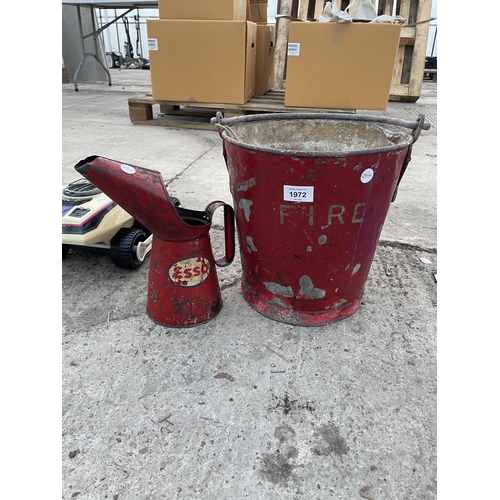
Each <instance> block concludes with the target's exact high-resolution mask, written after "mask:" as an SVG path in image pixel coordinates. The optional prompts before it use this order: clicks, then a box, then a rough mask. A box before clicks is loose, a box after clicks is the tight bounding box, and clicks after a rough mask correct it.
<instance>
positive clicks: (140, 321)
mask: <svg viewBox="0 0 500 500" xmlns="http://www.w3.org/2000/svg"><path fill="white" fill-rule="evenodd" d="M111 71H112V78H113V85H112V86H111V87H110V86H108V85H107V84H105V83H102V84H96V83H81V82H80V83H79V89H80V90H79V92H75V91H74V88H73V85H72V84H63V86H62V87H63V89H62V179H61V180H62V184H63V185H64V184H66V183H68V182H70V181H72V180H75V179H76V178H78V177H79V176H78V174H77V173H76V171H75V170H74V168H73V167H74V165H75V164H76V163H77V162H78V161H80V160H81V159H83V158H85V157H87V156H89V155H92V154H96V155H100V156H104V157H108V158H112V159H116V160H119V161H121V162H125V163H128V164H131V165H137V166H142V167H146V168H151V169H155V170H159V171H160V172H161V173H162V175H163V177H164V179H165V180H167V181H169V193H170V194H171V195H174V196H177V197H179V199H181V201H182V204H183V206H185V207H188V208H192V209H200V210H201V209H204V208H205V206H206V205H207V203H208V202H209V201H212V200H215V199H222V200H225V201H227V202H231V194H230V191H229V180H228V174H227V169H226V166H225V162H224V159H223V156H222V141H221V139H220V137H219V135H218V134H217V133H216V132H212V131H203V130H192V129H182V128H176V129H174V128H169V129H167V128H163V127H156V126H142V125H133V124H132V123H131V122H130V119H129V116H128V107H127V98H128V97H129V96H143V95H145V94H146V93H147V92H150V90H151V87H150V79H149V78H150V76H149V72H148V71H144V70H111ZM155 111H157V110H155ZM359 112H360V113H361V111H359ZM420 113H424V114H425V115H426V119H427V121H429V122H430V123H431V124H432V128H431V129H430V130H429V131H423V132H422V134H421V136H420V138H419V139H418V141H417V143H416V144H415V146H414V148H413V154H412V160H411V163H410V165H409V167H408V170H407V172H406V173H405V176H404V178H403V181H402V183H401V185H400V189H399V193H398V196H397V199H396V201H395V202H394V203H393V204H392V205H391V207H390V210H389V214H388V216H387V220H386V223H385V225H384V228H383V231H382V234H381V238H380V241H379V245H378V247H377V251H376V254H375V258H374V261H373V264H372V267H371V270H370V274H369V276H368V279H367V283H366V287H365V295H364V300H363V304H362V306H361V307H360V308H359V310H358V311H357V312H356V313H354V314H353V315H352V316H350V317H348V318H346V319H344V320H342V321H339V322H335V323H331V324H329V325H326V326H321V327H300V326H293V325H289V324H285V323H281V322H276V321H273V320H270V319H268V318H266V317H264V316H262V315H260V314H259V313H257V312H256V311H254V310H253V309H252V308H251V307H250V306H249V305H248V304H247V303H246V302H245V301H244V299H243V297H242V294H241V290H240V283H239V278H240V277H241V263H240V261H239V256H237V258H236V259H235V262H233V264H232V265H231V266H229V267H228V268H221V269H219V270H218V274H219V279H220V283H221V288H222V298H223V307H222V310H221V312H220V313H219V314H218V315H217V316H216V317H215V318H213V319H212V320H211V321H209V322H208V323H206V324H203V325H200V326H197V327H195V328H189V329H188V328H186V329H176V328H167V327H164V326H161V325H158V324H156V323H155V322H154V321H152V320H151V318H149V316H148V315H147V314H146V299H147V267H148V266H147V265H144V266H142V267H141V268H140V269H139V270H137V271H124V270H120V269H118V268H116V267H114V266H113V264H112V263H111V262H110V259H109V257H108V256H106V255H101V254H91V253H87V252H82V251H72V252H71V253H70V254H69V255H68V256H67V257H66V259H64V260H63V262H62V291H63V301H62V325H63V332H62V342H63V348H62V409H63V415H62V497H63V498H65V499H66V498H68V499H69V498H77V499H104V498H108V499H161V498H166V499H193V498H200V499H217V500H220V499H223V500H225V499H227V500H234V499H239V498H250V499H298V498H304V499H307V500H309V499H318V500H319V499H331V498H335V499H342V500H344V499H350V498H353V499H357V498H360V499H361V498H365V499H372V500H396V499H397V500H400V499H405V500H407V499H409V500H412V499H415V500H417V499H418V500H430V499H434V498H436V496H437V471H436V468H437V466H436V464H437V457H436V444H437V441H436V427H437V421H436V414H437V408H436V392H437V382H436V311H437V298H436V297H437V294H436V288H437V285H436V279H435V274H436V273H437V229H436V224H437V204H436V193H437V188H436V179H437V85H436V84H435V83H433V82H424V86H423V91H422V96H421V98H420V99H419V100H418V101H417V103H413V104H412V103H396V102H390V103H389V104H388V106H387V110H386V111H384V112H371V114H384V115H387V116H393V117H397V118H405V119H409V120H414V119H415V118H416V117H417V116H418V114H420ZM213 233H214V235H213V245H214V249H215V250H216V251H218V250H219V249H220V248H221V247H222V242H221V235H220V234H219V233H220V231H213Z"/></svg>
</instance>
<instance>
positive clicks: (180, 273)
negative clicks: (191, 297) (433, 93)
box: [168, 256, 210, 287]
mask: <svg viewBox="0 0 500 500" xmlns="http://www.w3.org/2000/svg"><path fill="white" fill-rule="evenodd" d="M209 274H210V261H209V260H208V259H207V258H206V257H201V256H199V257H190V258H189V259H183V260H179V261H178V262H174V263H173V264H172V265H171V266H170V268H169V269H168V277H169V278H170V279H171V280H172V281H173V282H174V283H175V284H176V285H180V286H182V287H192V286H197V285H199V284H201V283H203V282H204V281H205V280H206V279H207V278H208V275H209Z"/></svg>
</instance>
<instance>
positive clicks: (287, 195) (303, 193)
mask: <svg viewBox="0 0 500 500" xmlns="http://www.w3.org/2000/svg"><path fill="white" fill-rule="evenodd" d="M283 199H284V200H285V201H298V202H311V201H313V200H314V186H283Z"/></svg>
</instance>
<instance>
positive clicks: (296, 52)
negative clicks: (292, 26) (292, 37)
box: [287, 43, 300, 56]
mask: <svg viewBox="0 0 500 500" xmlns="http://www.w3.org/2000/svg"><path fill="white" fill-rule="evenodd" d="M287 55H289V56H300V43H289V44H288V54H287Z"/></svg>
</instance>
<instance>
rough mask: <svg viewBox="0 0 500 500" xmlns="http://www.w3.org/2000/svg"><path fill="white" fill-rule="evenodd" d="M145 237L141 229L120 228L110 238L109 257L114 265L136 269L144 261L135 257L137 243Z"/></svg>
mask: <svg viewBox="0 0 500 500" xmlns="http://www.w3.org/2000/svg"><path fill="white" fill-rule="evenodd" d="M145 239H146V235H145V233H144V231H143V230H142V229H137V228H135V227H130V228H123V229H120V230H119V231H118V232H117V233H116V234H115V236H114V237H113V239H112V240H111V248H110V252H109V254H110V257H111V262H113V264H114V265H115V266H116V267H122V268H124V269H138V268H139V267H141V266H142V263H143V262H144V261H141V260H139V259H138V258H137V253H136V249H137V244H138V243H139V242H141V241H144V240H145Z"/></svg>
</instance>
